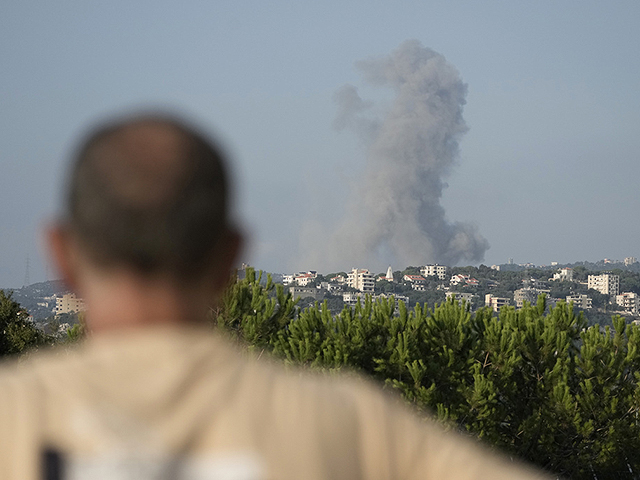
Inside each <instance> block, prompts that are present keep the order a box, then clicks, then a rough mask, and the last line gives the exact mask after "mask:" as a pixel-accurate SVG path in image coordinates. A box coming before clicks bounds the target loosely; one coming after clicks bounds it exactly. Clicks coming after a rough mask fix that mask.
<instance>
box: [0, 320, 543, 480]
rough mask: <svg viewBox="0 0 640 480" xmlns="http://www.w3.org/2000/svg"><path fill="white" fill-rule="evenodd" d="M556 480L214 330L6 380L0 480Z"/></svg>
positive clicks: (145, 337) (153, 332)
mask: <svg viewBox="0 0 640 480" xmlns="http://www.w3.org/2000/svg"><path fill="white" fill-rule="evenodd" d="M46 448H52V449H54V451H56V452H59V453H60V454H61V456H62V458H63V459H64V462H63V463H64V468H65V476H64V477H63V478H65V479H72V480H75V479H81V478H82V479H91V480H94V479H95V480H102V479H105V480H106V479H107V478H108V479H134V478H135V479H154V480H155V479H180V480H203V479H210V478H213V479H225V480H226V479H237V480H241V479H243V480H244V479H256V480H257V479H279V480H289V479H290V480H293V479H308V480H315V479H318V480H319V479H380V480H382V479H387V480H389V479H418V478H420V479H462V480H464V479H514V478H521V479H532V478H546V477H544V476H542V475H539V474H536V473H535V472H531V471H529V470H525V469H523V468H522V467H521V466H520V465H518V464H516V463H513V462H511V461H509V460H506V459H503V458H499V457H497V456H495V455H494V454H492V453H489V452H488V451H486V450H484V449H483V448H481V447H479V446H478V444H477V443H476V442H474V441H471V440H469V439H467V438H463V437H461V436H458V435H456V434H453V433H445V432H444V431H443V430H442V429H441V428H440V427H439V426H438V425H436V424H435V423H434V422H429V421H424V420H421V419H419V418H418V417H416V416H414V415H413V414H412V413H410V412H409V411H407V410H406V409H405V408H404V407H403V406H402V405H401V402H400V401H399V400H398V399H395V398H392V397H390V396H387V395H386V394H384V393H382V392H381V391H379V390H378V388H376V387H373V386H371V385H369V384H368V383H367V382H365V381H363V380H359V379H354V378H343V377H337V376H336V377H331V378H327V377H322V376H315V375H312V374H308V373H300V371H298V370H296V371H293V372H290V371H285V370H284V369H283V368H282V367H280V366H278V365H276V364H272V363H270V362H266V361H264V360H255V359H251V358H249V356H248V355H246V354H244V353H243V352H240V351H239V350H238V349H236V348H235V347H234V346H232V345H230V343H229V342H227V341H226V340H224V339H222V338H220V337H219V336H216V335H214V334H212V333H210V332H209V331H208V330H205V329H187V328H185V329H170V328H154V329H149V328H147V329H140V330H132V331H127V332H125V333H121V334H120V335H118V336H115V335H112V336H108V335H103V336H101V337H100V338H95V339H90V340H88V341H87V342H85V343H84V344H82V345H80V346H78V347H77V348H74V349H72V351H70V352H65V351H57V352H56V351H54V352H48V353H45V354H38V355H35V356H34V357H33V358H31V359H29V360H27V361H23V362H6V363H5V364H4V365H3V366H2V368H0V479H1V480H5V479H6V480H13V479H15V480H18V479H19V480H29V479H39V478H44V477H43V476H42V474H41V468H40V464H41V457H42V452H43V450H44V449H46Z"/></svg>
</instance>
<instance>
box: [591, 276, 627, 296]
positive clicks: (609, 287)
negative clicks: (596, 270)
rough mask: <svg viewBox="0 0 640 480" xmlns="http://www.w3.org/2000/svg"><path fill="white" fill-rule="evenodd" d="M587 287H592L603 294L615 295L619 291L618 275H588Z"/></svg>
mask: <svg viewBox="0 0 640 480" xmlns="http://www.w3.org/2000/svg"><path fill="white" fill-rule="evenodd" d="M587 288H593V289H594V290H597V291H598V292H600V293H602V294H603V295H611V296H615V295H618V293H619V292H620V277H619V276H618V275H612V274H610V273H603V274H602V275H589V278H588V279H587Z"/></svg>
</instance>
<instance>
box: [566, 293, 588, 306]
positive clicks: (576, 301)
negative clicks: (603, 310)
mask: <svg viewBox="0 0 640 480" xmlns="http://www.w3.org/2000/svg"><path fill="white" fill-rule="evenodd" d="M566 298H567V303H571V302H573V306H574V307H577V308H582V309H587V308H591V306H592V305H591V297H588V296H587V295H581V294H579V293H576V294H575V295H567V297H566Z"/></svg>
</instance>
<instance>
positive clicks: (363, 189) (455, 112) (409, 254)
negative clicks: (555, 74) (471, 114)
mask: <svg viewBox="0 0 640 480" xmlns="http://www.w3.org/2000/svg"><path fill="white" fill-rule="evenodd" d="M357 67H358V69H359V70H360V71H361V72H362V73H363V75H364V79H365V81H367V82H368V83H370V84H371V85H374V86H381V87H390V88H392V89H393V91H394V93H395V97H394V99H393V101H392V104H391V105H390V107H389V108H388V111H386V112H385V114H384V115H382V116H381V118H377V117H376V116H375V114H373V113H371V112H372V111H373V108H372V107H373V104H372V102H368V101H365V100H363V99H362V98H360V96H359V94H358V91H357V89H356V88H355V87H354V86H351V85H346V86H344V87H342V88H341V89H340V90H338V91H337V92H336V94H335V100H336V102H337V103H338V105H339V112H338V115H337V118H336V120H335V127H336V128H338V129H349V130H352V131H354V132H355V133H356V134H358V135H359V136H360V137H361V139H362V140H363V141H364V142H365V145H367V164H366V167H365V171H364V172H363V174H362V177H361V183H359V184H358V185H356V186H355V187H354V188H353V189H352V196H351V198H350V200H349V203H348V206H347V210H346V212H345V216H344V218H343V220H342V222H341V223H340V225H339V227H338V228H337V229H336V230H335V232H336V234H335V236H334V238H332V239H331V240H330V242H329V243H328V245H327V246H328V249H329V251H328V252H325V253H324V254H323V257H324V260H325V263H328V264H331V265H332V266H334V265H335V267H334V268H342V269H344V268H349V267H350V266H352V265H353V266H355V265H360V266H362V267H364V268H366V267H368V268H380V267H381V266H386V264H388V263H391V262H393V263H394V265H398V266H399V267H402V266H407V265H421V264H425V263H432V262H437V263H441V264H446V265H455V264H457V263H458V262H460V261H462V260H464V261H468V262H478V261H480V260H482V259H483V257H484V253H485V251H486V250H487V249H488V248H489V244H488V242H487V241H486V240H485V239H484V238H483V237H482V236H481V235H480V234H479V233H478V232H477V229H476V228H475V227H474V226H472V225H468V224H464V223H458V222H454V223H451V222H449V221H448V220H447V219H446V215H445V211H444V208H443V207H442V205H441V204H440V200H441V197H442V190H443V188H444V187H445V186H446V184H445V183H444V181H443V179H444V178H445V177H446V176H447V175H448V174H449V173H450V171H451V168H452V166H453V165H454V163H455V160H456V158H457V156H458V141H459V139H460V137H461V136H462V135H463V134H464V133H465V132H466V131H467V126H466V124H465V122H464V120H463V118H462V108H463V105H464V104H465V96H466V90H467V89H466V85H465V84H464V83H463V82H462V80H461V79H460V75H459V74H458V72H457V70H456V69H455V68H454V67H453V66H452V65H450V64H448V63H447V61H446V60H445V58H444V57H443V56H442V55H440V54H438V53H436V52H434V51H433V50H431V49H429V48H425V47H423V46H422V45H421V44H420V43H419V42H418V41H415V40H410V41H407V42H405V43H403V44H402V45H400V47H399V48H398V49H397V50H395V51H394V52H393V53H392V54H391V55H389V56H387V57H382V58H376V59H372V60H367V61H362V62H358V63H357Z"/></svg>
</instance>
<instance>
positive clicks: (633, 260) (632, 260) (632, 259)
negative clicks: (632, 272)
mask: <svg viewBox="0 0 640 480" xmlns="http://www.w3.org/2000/svg"><path fill="white" fill-rule="evenodd" d="M634 263H638V259H637V258H636V257H626V258H625V259H624V264H625V265H626V266H627V267H628V266H629V265H633V264H634Z"/></svg>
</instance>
